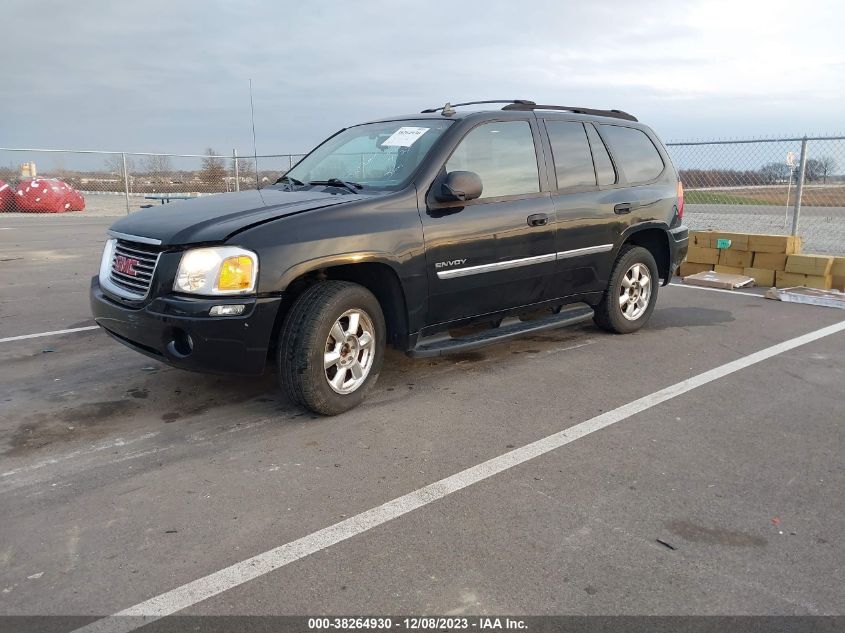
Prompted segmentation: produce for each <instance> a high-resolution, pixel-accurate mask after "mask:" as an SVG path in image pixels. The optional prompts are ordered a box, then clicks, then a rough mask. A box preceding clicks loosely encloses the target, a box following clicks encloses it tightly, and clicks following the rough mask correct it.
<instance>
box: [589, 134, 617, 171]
mask: <svg viewBox="0 0 845 633" xmlns="http://www.w3.org/2000/svg"><path fill="white" fill-rule="evenodd" d="M586 127H587V136H588V137H589V139H590V147H591V148H592V150H593V163H595V165H596V177H597V178H598V180H599V186H603V185H612V184H615V183H616V169H614V168H613V161H611V160H610V155H609V154H608V153H607V148H606V147H605V146H604V141H603V140H601V136H599V133H598V132H596V128H594V127H593V126H592V125H589V124H588V125H587V126H586Z"/></svg>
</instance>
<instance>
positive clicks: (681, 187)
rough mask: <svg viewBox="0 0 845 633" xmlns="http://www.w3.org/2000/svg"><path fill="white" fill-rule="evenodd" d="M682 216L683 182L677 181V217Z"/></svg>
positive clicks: (680, 217) (681, 217)
mask: <svg viewBox="0 0 845 633" xmlns="http://www.w3.org/2000/svg"><path fill="white" fill-rule="evenodd" d="M683 217H684V183H682V182H681V181H680V180H679V181H678V219H679V220H681V219H683Z"/></svg>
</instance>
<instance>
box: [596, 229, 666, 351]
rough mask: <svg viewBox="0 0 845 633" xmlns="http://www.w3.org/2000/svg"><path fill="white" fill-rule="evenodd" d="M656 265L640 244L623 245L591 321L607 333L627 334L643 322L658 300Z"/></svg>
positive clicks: (646, 319) (643, 323)
mask: <svg viewBox="0 0 845 633" xmlns="http://www.w3.org/2000/svg"><path fill="white" fill-rule="evenodd" d="M659 284H660V279H659V278H658V272H657V264H656V263H655V261H654V257H653V256H652V254H651V253H650V252H649V251H648V250H646V249H645V248H643V247H641V246H631V245H629V246H624V247H623V248H622V250H621V252H620V253H619V257H617V258H616V263H615V264H614V266H613V272H612V273H611V274H610V283H609V284H608V286H607V290H605V292H604V296H603V297H602V300H601V302H600V303H599V304H598V305H597V306H596V308H595V316H594V317H593V320H594V321H595V323H596V325H598V326H599V327H601V328H602V329H605V330H607V331H608V332H614V333H616V334H627V333H629V332H635V331H636V330H639V329H640V328H641V327H642V326H643V325H645V324H646V322H647V321H648V319H649V317H650V316H651V313H652V311H653V310H654V305H655V303H657V286H658V285H659Z"/></svg>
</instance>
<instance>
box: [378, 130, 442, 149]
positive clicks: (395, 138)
mask: <svg viewBox="0 0 845 633" xmlns="http://www.w3.org/2000/svg"><path fill="white" fill-rule="evenodd" d="M430 129H431V128H430V127H400V128H399V129H398V130H396V131H395V132H394V133H393V134H391V135H390V136H389V137H388V138H387V140H385V141H384V143H382V144H381V145H382V147H410V146H411V145H413V144H414V143H416V142H417V139H419V137H421V136H422V135H423V134H425V133H426V132H428V131H429V130H430Z"/></svg>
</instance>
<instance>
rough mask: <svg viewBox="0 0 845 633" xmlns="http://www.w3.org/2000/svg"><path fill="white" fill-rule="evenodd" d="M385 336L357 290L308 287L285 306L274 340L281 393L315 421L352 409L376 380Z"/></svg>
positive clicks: (374, 305)
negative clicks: (316, 416)
mask: <svg viewBox="0 0 845 633" xmlns="http://www.w3.org/2000/svg"><path fill="white" fill-rule="evenodd" d="M355 314H357V315H358V316H357V325H355V323H353V321H352V319H353V318H354V317H353V315H355ZM336 326H339V327H340V329H335V328H336ZM353 327H354V328H355V333H353V332H352V328H353ZM385 330H386V328H385V324H384V314H383V313H382V311H381V306H380V305H379V302H378V300H377V299H376V298H375V296H373V294H372V293H371V292H370V291H369V290H367V289H366V288H364V287H363V286H359V285H358V284H354V283H351V282H348V281H334V280H330V281H321V282H319V283H317V284H315V285H313V286H311V287H310V288H308V289H307V290H306V291H305V292H304V293H302V295H301V296H300V297H299V298H298V299H297V300H296V302H295V303H294V304H293V306H291V309H290V312H289V313H288V315H287V318H286V319H285V322H284V325H283V326H282V331H281V334H280V335H279V346H278V347H279V353H278V368H279V382H280V383H281V386H282V388H283V389H284V390H285V392H286V393H287V395H288V397H289V398H290V399H291V400H293V401H294V402H295V403H296V404H300V405H302V406H304V407H306V408H308V409H310V410H311V411H313V412H315V413H319V414H321V415H337V414H339V413H343V412H344V411H348V410H349V409H352V408H353V407H356V406H358V405H359V404H360V403H361V401H362V400H363V399H364V397H365V396H366V394H367V391H368V390H369V389H370V388H371V387H372V386H373V385H374V384H375V382H376V381H377V380H378V375H379V372H380V371H381V365H382V360H383V359H384V347H385V339H386V336H385ZM365 333H366V334H369V340H367V337H366V336H365ZM341 339H342V340H341ZM330 356H331V357H330ZM335 356H337V360H335V362H334V364H332V365H331V366H329V367H328V368H327V367H325V364H326V363H327V362H330V361H331V360H332V358H334V357H335ZM356 367H357V368H358V369H357V370H356ZM341 371H342V372H343V374H342V375H341ZM330 380H332V381H333V383H334V386H333V385H332V384H330Z"/></svg>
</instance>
